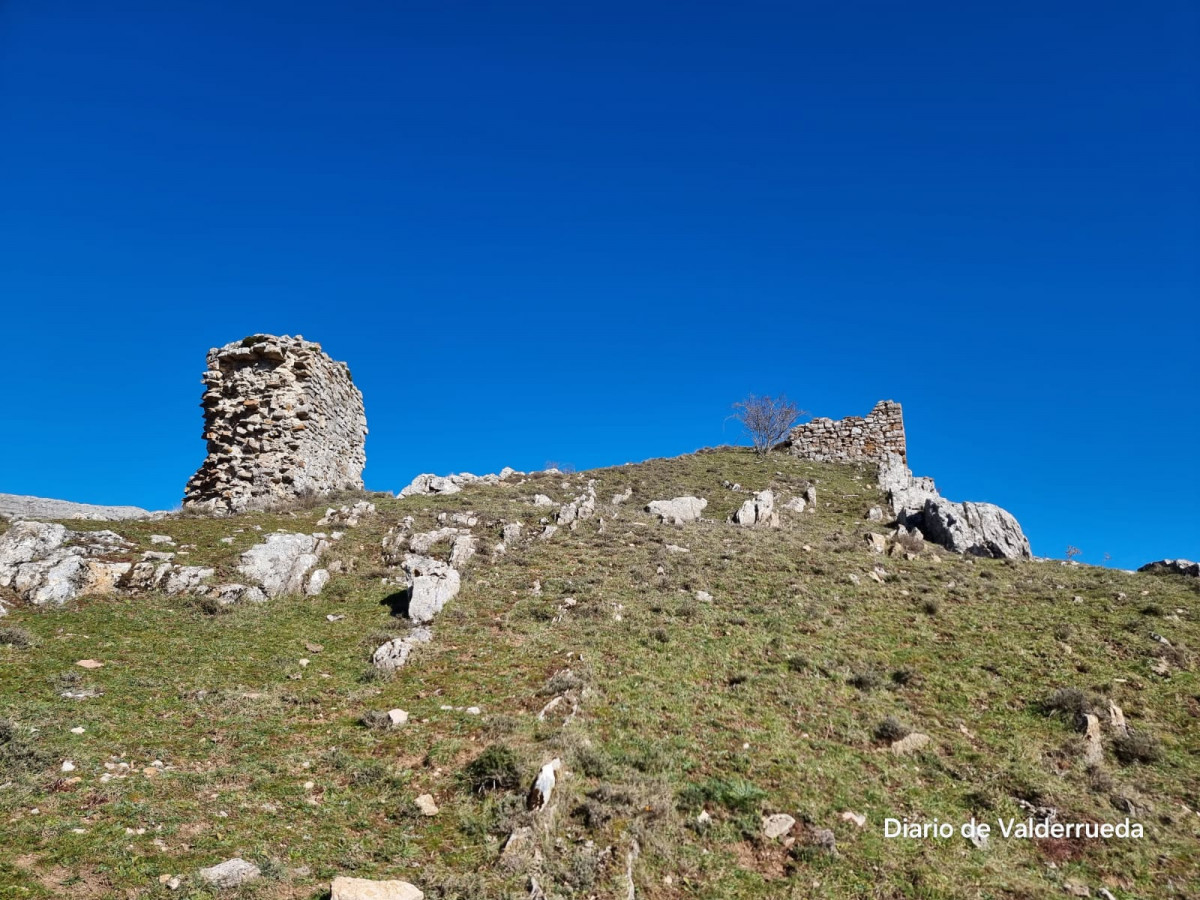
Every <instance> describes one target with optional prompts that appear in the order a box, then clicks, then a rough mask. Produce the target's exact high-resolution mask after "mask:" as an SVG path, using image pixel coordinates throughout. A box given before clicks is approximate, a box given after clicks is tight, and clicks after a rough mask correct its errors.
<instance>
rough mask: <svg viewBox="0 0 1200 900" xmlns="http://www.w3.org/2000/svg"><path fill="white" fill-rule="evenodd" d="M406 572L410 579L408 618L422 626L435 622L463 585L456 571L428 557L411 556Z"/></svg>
mask: <svg viewBox="0 0 1200 900" xmlns="http://www.w3.org/2000/svg"><path fill="white" fill-rule="evenodd" d="M404 571H405V572H406V573H407V574H408V577H409V599H408V617H409V619H411V620H412V621H414V622H419V623H422V624H425V623H428V622H432V621H433V617H434V616H436V615H437V614H438V613H439V612H441V611H442V607H444V606H445V605H446V604H447V603H448V602H449V601H450V600H452V599H453V598H454V595H455V594H457V593H458V589H459V587H460V585H461V583H462V581H461V578H460V576H459V574H458V570H457V569H455V568H454V567H453V566H451V565H449V564H448V563H444V562H441V561H440V560H436V559H431V558H429V557H428V556H417V555H416V554H411V553H410V554H409V555H408V556H406V557H405V558H404Z"/></svg>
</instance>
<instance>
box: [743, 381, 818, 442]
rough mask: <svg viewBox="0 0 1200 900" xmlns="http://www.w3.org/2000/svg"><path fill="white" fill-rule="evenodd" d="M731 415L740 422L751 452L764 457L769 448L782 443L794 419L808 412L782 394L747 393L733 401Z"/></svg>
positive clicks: (789, 431)
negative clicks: (743, 398)
mask: <svg viewBox="0 0 1200 900" xmlns="http://www.w3.org/2000/svg"><path fill="white" fill-rule="evenodd" d="M733 410H734V412H733V418H735V419H737V420H738V421H739V422H741V423H742V427H743V428H745V429H746V433H747V434H748V435H750V441H751V443H752V444H753V445H754V452H755V453H757V454H758V455H759V456H766V455H767V454H768V453H770V452H771V448H772V447H774V446H775V445H776V444H779V443H782V442H783V441H784V439H786V438H787V436H788V434H790V433H791V430H792V428H793V427H794V426H795V424H796V421H797V420H798V419H799V418H800V417H801V416H807V415H808V412H807V411H805V410H803V409H800V408H799V407H798V406H796V404H795V403H793V402H792V401H790V400H789V399H788V398H787V396H786V395H784V394H780V395H779V396H778V397H759V396H756V395H755V394H751V395H750V396H749V397H747V398H746V399H745V400H742V401H740V402H738V403H735V404H733Z"/></svg>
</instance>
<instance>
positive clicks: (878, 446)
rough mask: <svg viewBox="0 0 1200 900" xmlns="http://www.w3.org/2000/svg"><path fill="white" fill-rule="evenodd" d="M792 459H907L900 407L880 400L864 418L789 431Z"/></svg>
mask: <svg viewBox="0 0 1200 900" xmlns="http://www.w3.org/2000/svg"><path fill="white" fill-rule="evenodd" d="M790 443H791V452H792V455H793V456H800V457H803V458H804V459H814V460H820V461H823V462H829V461H842V462H850V461H860V460H865V461H872V462H877V461H879V460H882V459H883V458H884V457H885V456H886V455H887V454H888V453H898V454H899V455H900V457H901V458H903V459H907V454H906V452H905V443H904V416H903V414H902V412H901V410H900V404H899V403H896V402H894V401H892V400H880V401H879V402H878V403H876V404H875V408H874V409H873V410H871V412H870V413H868V414H867V417H866V418H865V419H864V418H861V417H859V416H848V417H847V418H845V419H813V420H812V421H811V422H805V423H804V424H803V425H797V426H796V427H795V428H793V429H792V435H791V439H790Z"/></svg>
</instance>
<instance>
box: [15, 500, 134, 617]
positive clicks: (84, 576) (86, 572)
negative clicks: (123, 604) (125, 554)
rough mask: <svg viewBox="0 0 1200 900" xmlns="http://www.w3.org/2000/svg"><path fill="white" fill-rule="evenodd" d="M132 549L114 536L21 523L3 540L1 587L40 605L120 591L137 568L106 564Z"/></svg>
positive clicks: (109, 532) (60, 526)
mask: <svg viewBox="0 0 1200 900" xmlns="http://www.w3.org/2000/svg"><path fill="white" fill-rule="evenodd" d="M130 547H131V545H130V544H129V543H128V542H127V541H126V540H124V539H123V538H122V537H120V535H117V534H114V533H113V532H111V531H81V532H75V531H69V530H68V529H67V528H66V527H65V526H63V525H57V524H53V523H46V522H32V521H25V520H19V521H17V522H15V523H14V524H13V525H12V527H11V528H9V529H8V531H6V532H5V533H4V534H3V535H0V587H7V588H12V589H13V591H15V592H16V594H17V595H18V596H19V597H20V598H21V599H23V600H25V601H26V602H28V603H32V604H34V605H37V606H44V605H58V604H62V603H66V602H67V601H68V600H72V599H74V598H75V597H77V596H79V595H80V594H83V593H88V592H94V593H108V592H111V591H112V590H114V589H115V587H116V585H117V584H118V582H119V581H120V580H121V578H122V577H123V576H125V575H126V574H127V573H128V572H129V571H130V569H131V568H132V564H131V563H129V562H120V561H112V560H109V559H105V557H106V556H109V555H111V554H114V553H118V552H121V551H126V550H128V549H129V548H130Z"/></svg>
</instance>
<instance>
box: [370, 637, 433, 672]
mask: <svg viewBox="0 0 1200 900" xmlns="http://www.w3.org/2000/svg"><path fill="white" fill-rule="evenodd" d="M431 640H433V632H432V631H430V630H429V629H428V628H414V629H413V630H412V631H411V632H409V633H408V635H406V636H405V637H401V638H393V639H392V640H390V641H388V642H386V643H384V644H381V645H380V646H379V647H378V648H377V649H376V650H375V654H374V655H373V656H372V657H371V662H372V663H373V664H374V666H375V668H377V669H382V670H383V671H385V672H390V671H394V670H396V669H399V668H400V667H402V666H403V665H404V664H405V663H407V662H408V658H409V656H411V655H412V652H413V650H414V649H416V648H417V647H419V646H420V645H421V644H428V643H429V642H430V641H431Z"/></svg>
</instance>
